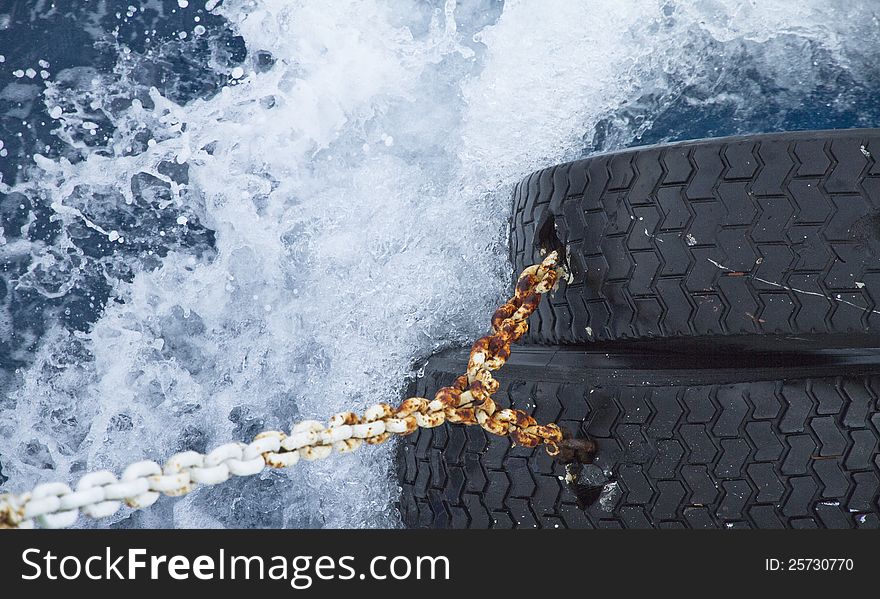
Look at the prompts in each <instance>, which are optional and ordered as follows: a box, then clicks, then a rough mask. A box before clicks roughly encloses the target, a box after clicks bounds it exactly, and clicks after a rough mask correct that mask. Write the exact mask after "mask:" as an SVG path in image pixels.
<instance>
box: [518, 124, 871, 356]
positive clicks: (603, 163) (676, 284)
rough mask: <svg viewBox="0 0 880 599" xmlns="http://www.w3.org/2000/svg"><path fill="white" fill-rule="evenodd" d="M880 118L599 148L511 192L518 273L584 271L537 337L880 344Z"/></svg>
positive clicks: (538, 318) (535, 324) (543, 320)
mask: <svg viewBox="0 0 880 599" xmlns="http://www.w3.org/2000/svg"><path fill="white" fill-rule="evenodd" d="M875 156H880V130H876V129H857V130H840V131H807V132H798V133H779V134H768V135H756V136H749V137H734V138H724V139H709V140H701V141H691V142H683V143H676V144H671V145H666V146H652V147H645V148H636V149H631V150H626V151H622V152H617V153H612V154H604V155H598V156H593V157H590V158H587V159H584V160H579V161H576V162H571V163H568V164H563V165H559V166H554V167H552V168H548V169H545V170H542V171H539V172H536V173H534V174H533V175H531V176H530V177H528V178H527V179H525V180H524V181H522V182H521V183H520V184H519V185H518V186H517V187H516V189H515V191H514V210H513V224H512V232H511V252H512V258H513V262H514V266H515V268H516V271H517V272H519V271H520V270H521V269H522V268H524V267H525V266H527V265H528V264H532V263H534V262H535V261H537V260H538V259H539V258H540V253H539V250H540V249H542V248H543V249H556V248H564V249H565V250H566V251H567V259H568V261H569V263H570V266H571V270H572V271H573V277H574V278H573V281H572V282H570V283H568V284H562V286H561V288H560V290H559V291H558V292H557V293H556V294H554V295H553V296H551V297H550V299H549V301H545V302H542V304H541V306H540V309H539V310H538V311H537V313H536V314H535V316H533V317H532V319H531V328H530V331H529V333H528V335H527V337H526V340H527V342H533V343H543V344H578V343H583V342H588V341H603V342H618V341H625V342H632V341H645V340H656V339H663V340H666V341H668V342H670V343H671V344H672V345H674V344H675V343H682V342H683V343H686V344H687V347H688V348H689V349H690V350H693V349H694V348H699V347H700V346H701V344H702V346H703V347H705V348H706V349H713V348H718V347H721V346H727V345H738V346H740V347H743V348H748V349H762V348H763V349H770V348H774V347H779V345H780V341H783V342H784V343H785V347H786V348H788V349H791V348H796V347H801V348H813V347H816V346H817V345H822V346H825V347H853V346H877V345H878V344H880V162H878V160H877V158H875Z"/></svg>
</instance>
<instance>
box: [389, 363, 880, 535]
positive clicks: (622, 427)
mask: <svg viewBox="0 0 880 599" xmlns="http://www.w3.org/2000/svg"><path fill="white" fill-rule="evenodd" d="M429 368H430V366H429ZM453 376H454V375H453V373H452V372H444V371H437V370H434V371H430V370H429V372H428V374H427V375H426V376H425V377H424V378H422V379H420V381H419V382H418V384H417V389H416V391H417V393H418V394H419V395H422V396H429V397H430V395H431V393H432V392H433V391H435V390H436V388H437V387H439V386H441V385H442V384H443V382H444V381H448V380H450V379H451V378H452V377H453ZM502 382H503V386H502V390H501V391H500V392H499V397H501V396H502V393H506V394H507V395H508V396H509V397H510V398H511V403H512V404H513V405H514V406H515V407H518V408H522V409H525V410H529V411H531V412H532V414H533V415H534V416H535V417H536V418H539V419H540V420H542V421H555V422H559V423H560V424H561V425H562V426H566V427H568V428H570V429H572V430H577V429H578V428H580V429H581V430H582V431H583V432H584V433H586V434H587V435H589V436H590V437H592V438H595V439H596V440H597V441H598V443H599V453H598V456H597V460H596V462H595V465H593V466H589V467H588V468H590V469H591V470H590V472H592V473H593V474H592V476H593V477H594V478H593V482H594V483H595V484H596V487H595V488H596V491H597V492H598V493H599V496H598V499H596V500H595V502H594V503H592V505H589V506H587V507H585V509H581V508H580V507H578V504H577V500H576V498H575V495H574V494H573V492H572V491H571V489H569V487H568V485H567V484H566V483H565V482H564V481H563V477H564V474H565V471H564V469H563V467H562V466H561V465H560V464H558V463H556V462H554V461H552V460H551V459H550V458H549V457H548V456H547V455H546V454H545V452H544V451H543V450H540V449H535V450H529V449H525V448H522V447H511V444H510V442H509V440H507V439H505V438H500V437H495V436H492V435H488V434H486V433H485V432H484V431H482V430H481V429H479V428H478V427H461V426H452V425H449V426H441V427H438V428H435V429H420V430H419V432H417V433H414V434H413V435H411V436H409V437H406V438H404V439H403V440H402V441H401V443H400V445H399V447H398V450H399V451H398V462H399V463H398V472H399V480H400V484H401V486H402V493H401V500H400V506H399V508H400V512H401V515H402V518H403V521H404V523H405V524H406V525H407V526H410V527H435V528H734V529H735V528H878V527H880V505H878V496H880V455H878V442H880V404H878V398H880V376H858V377H846V376H841V377H835V378H808V379H797V380H769V381H760V382H745V383H743V382H740V383H731V384H712V385H697V386H683V385H681V386H669V387H650V386H649V387H645V386H619V387H606V388H594V389H590V388H588V387H585V386H584V385H582V384H581V385H577V384H567V383H557V382H540V381H538V382H535V381H533V380H532V381H529V380H524V379H523V378H519V377H517V375H516V373H515V372H509V373H507V375H506V377H505V379H504V380H503V381H502ZM596 475H598V478H597V477H596Z"/></svg>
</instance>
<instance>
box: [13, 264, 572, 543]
mask: <svg viewBox="0 0 880 599" xmlns="http://www.w3.org/2000/svg"><path fill="white" fill-rule="evenodd" d="M558 269H559V256H558V254H557V252H552V253H550V254H548V255H547V257H546V258H545V259H544V260H543V261H542V262H541V263H540V264H536V265H533V266H530V267H528V268H526V269H525V270H524V271H523V273H522V274H521V275H520V277H519V279H518V280H517V283H516V290H515V293H514V296H513V297H512V298H511V299H510V300H508V301H507V302H506V303H505V304H504V305H502V306H501V307H500V308H498V310H496V311H495V314H494V315H493V316H492V333H491V334H489V335H487V336H485V337H482V338H481V339H478V340H477V342H476V343H474V345H473V347H472V348H471V352H470V357H469V359H468V365H467V372H466V373H465V374H463V375H461V376H459V377H458V378H457V379H455V382H454V383H453V384H452V385H451V386H449V387H443V388H442V389H440V390H439V391H437V393H436V394H435V395H434V399H432V400H429V399H426V398H424V397H410V398H408V399H406V400H404V401H403V402H402V403H401V404H400V405H399V406H398V407H397V408H396V409H394V408H392V407H391V406H390V405H388V404H384V403H382V404H377V405H374V406H372V407H370V408H369V409H367V410H366V412H364V414H363V416H358V415H357V414H355V413H354V412H342V413H340V414H336V415H334V416H333V417H331V418H330V420H329V422H328V423H327V425H326V426H325V425H324V424H322V423H320V422H318V421H316V420H307V421H305V422H300V423H298V424H296V425H294V426H293V429H292V430H291V432H290V434H285V433H283V432H281V431H266V432H263V433H260V434H259V435H257V436H256V437H255V438H254V440H253V441H251V442H250V443H248V444H245V443H226V444H225V445H221V446H220V447H217V448H216V449H214V450H213V451H211V452H210V453H208V454H201V453H198V452H196V451H185V452H183V453H178V454H175V455H173V456H171V458H169V459H168V461H167V462H165V465H164V466H160V465H159V464H158V463H156V462H153V461H149V460H147V461H142V462H136V463H134V464H131V465H129V466H128V467H127V468H126V469H125V470H124V471H123V473H122V476H121V477H119V478H117V477H116V475H114V474H113V473H112V472H108V471H99V472H91V473H89V474H86V475H85V476H83V477H82V478H80V479H79V481H78V482H77V484H76V488H75V489H71V488H70V487H69V486H68V485H66V484H64V483H60V482H52V483H45V484H41V485H39V486H37V487H36V488H34V489H33V490H32V491H31V492H29V493H24V494H21V495H13V494H6V495H0V528H33V527H34V525H35V524H36V525H39V526H40V527H42V528H64V527H68V526H72V525H73V524H74V522H75V521H76V519H77V518H78V516H79V514H80V512H82V513H83V514H85V515H86V516H88V517H90V518H104V517H107V516H110V515H112V514H114V513H115V512H116V511H118V510H119V509H120V508H121V507H122V504H125V505H126V506H128V507H130V508H133V509H140V508H146V507H149V506H151V505H152V504H153V503H155V502H156V501H157V500H158V499H159V496H160V495H162V494H164V495H169V496H177V495H185V494H186V493H189V492H190V491H192V490H193V489H194V488H196V487H197V486H198V485H216V484H219V483H222V482H224V481H226V480H228V479H229V478H230V477H232V476H251V475H254V474H257V473H259V472H261V471H262V470H263V469H264V468H266V467H267V466H268V467H271V468H286V467H289V466H293V465H294V464H296V463H297V462H298V461H299V460H300V459H304V460H319V459H323V458H326V457H328V456H329V455H330V454H332V453H333V452H334V451H335V452H337V453H348V452H351V451H354V450H356V449H358V448H359V447H360V446H361V445H362V444H364V443H367V444H368V445H378V444H380V443H384V442H385V441H387V440H388V439H389V438H390V437H391V436H392V435H409V434H410V433H413V432H414V431H415V430H416V429H418V428H433V427H436V426H440V425H441V424H443V423H444V422H451V423H453V424H464V425H478V426H480V427H482V428H483V429H485V430H486V431H488V432H490V433H492V434H495V435H501V436H507V435H509V436H510V437H511V438H512V439H513V441H514V443H518V444H520V445H523V446H525V447H536V446H538V445H541V444H543V445H544V446H545V449H546V450H547V452H548V453H549V454H550V455H553V456H555V455H557V454H559V452H560V445H561V444H562V442H563V434H562V431H561V430H560V428H559V427H558V426H557V425H556V424H546V425H540V424H538V423H537V421H535V419H534V418H532V416H531V415H530V414H528V413H526V412H524V411H522V410H517V409H512V408H503V409H500V408H499V407H498V406H497V405H496V404H495V401H494V400H493V399H492V394H493V393H495V392H496V391H497V390H498V386H499V384H498V381H496V380H495V378H494V377H493V376H492V372H493V371H495V370H498V369H499V368H501V367H502V366H503V365H504V364H505V362H506V361H507V359H508V358H509V357H510V345H511V344H512V343H514V342H516V341H518V340H519V339H520V338H521V337H522V336H523V334H524V333H525V332H526V331H527V330H528V318H529V316H531V314H532V313H533V312H534V311H535V309H536V308H537V307H538V304H539V303H540V301H541V296H542V295H543V294H545V293H547V292H548V291H550V290H551V289H553V288H554V286H555V285H556V281H557V279H558V277H559V274H560V271H559V270H558Z"/></svg>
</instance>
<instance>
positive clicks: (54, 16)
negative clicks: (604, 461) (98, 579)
mask: <svg viewBox="0 0 880 599" xmlns="http://www.w3.org/2000/svg"><path fill="white" fill-rule="evenodd" d="M34 4H35V5H34ZM17 6H18V7H19V8H18V9H16V7H17ZM24 6H28V7H29V8H28V9H27V10H25V9H24V8H21V7H24ZM0 11H6V12H3V14H0V28H2V30H0V52H2V55H3V61H2V62H0V71H2V75H0V114H2V115H3V116H2V119H3V120H2V122H0V140H2V141H3V142H4V145H0V172H2V175H3V179H2V182H0V216H2V219H3V220H2V230H0V260H2V264H3V269H2V271H0V276H2V278H0V302H2V310H0V468H2V474H0V484H2V486H0V489H3V490H6V489H10V490H22V489H24V488H27V487H29V486H31V485H33V484H35V483H37V482H40V481H44V480H57V479H60V480H70V479H75V478H76V477H77V476H78V475H79V474H80V473H82V472H84V471H85V470H94V469H101V468H109V469H114V470H117V471H118V470H119V469H121V467H123V466H124V465H125V464H126V463H128V462H131V461H135V460H139V459H144V458H149V459H156V460H159V461H161V460H162V459H163V458H164V457H166V456H168V455H170V454H171V453H173V452H176V451H181V450H185V449H196V450H199V451H204V450H206V449H209V448H211V447H212V446H214V445H217V444H219V443H222V442H225V441H227V440H231V439H235V440H242V441H247V440H250V438H251V437H252V436H253V435H254V434H256V433H257V432H259V431H260V430H263V429H267V428H282V429H286V428H287V427H288V426H289V423H290V422H292V421H294V420H297V419H303V418H318V419H321V420H323V419H326V418H327V417H328V416H329V415H331V414H332V413H334V412H337V411H341V410H345V409H354V410H363V409H364V408H366V407H367V406H369V405H371V404H373V403H376V402H380V401H387V402H390V403H396V402H397V401H398V400H399V399H400V398H401V395H402V393H403V392H404V390H405V387H406V384H407V380H408V379H410V378H411V377H413V376H415V374H414V372H415V370H416V367H417V366H416V365H417V364H418V363H419V362H421V361H422V360H424V358H426V357H427V356H428V355H430V354H431V353H432V352H434V351H437V350H438V349H441V348H443V347H449V346H452V345H461V344H464V343H466V342H467V341H468V340H470V339H472V338H474V337H475V336H477V335H479V334H481V333H482V332H483V331H484V330H485V329H486V327H487V324H488V318H489V316H490V314H491V311H492V309H493V308H494V306H495V305H496V304H497V303H498V302H499V301H500V300H501V299H502V298H503V296H504V294H505V291H506V290H507V286H508V284H509V282H510V278H511V275H512V272H511V269H510V266H509V263H508V261H507V247H506V244H507V237H506V236H507V220H508V212H509V192H510V188H511V186H512V184H513V183H515V182H516V180H517V179H518V178H520V177H522V176H524V175H526V174H528V172H530V171H531V170H533V169H535V168H539V167H541V166H545V165H547V164H550V163H552V162H556V161H560V160H564V159H568V158H575V157H578V156H580V155H582V154H584V153H586V152H591V151H595V150H607V149H615V148H619V147H623V146H627V145H632V144H634V143H644V142H655V141H664V140H669V139H675V138H688V137H701V136H706V135H717V134H732V133H743V132H756V131H763V130H766V131H769V130H777V129H792V128H811V127H835V126H837V127H840V126H867V125H872V124H874V123H876V121H877V117H878V115H880V110H878V107H877V106H876V105H875V103H874V102H873V100H872V96H873V95H874V94H875V93H876V91H877V86H878V84H877V83H876V82H877V81H880V78H878V74H880V73H878V67H877V66H876V65H877V64H880V63H878V61H877V60H876V58H877V54H878V41H880V28H878V26H877V25H878V23H877V17H876V16H875V15H874V11H873V10H872V9H871V8H870V6H868V5H867V4H865V5H862V4H859V3H850V2H839V3H832V2H827V1H822V2H819V1H814V2H801V3H798V4H797V6H794V5H792V4H791V3H789V2H779V3H761V5H760V6H752V5H749V4H743V3H740V2H737V1H734V0H729V1H721V0H713V1H706V2H693V3H686V2H672V1H658V0H638V1H634V2H629V3H620V2H614V1H611V0H607V1H595V2H584V3H578V2H568V1H563V0H558V1H541V2H525V1H521V2H513V1H508V2H505V3H502V2H498V1H496V0H460V1H459V2H454V1H447V2H445V3H444V2H426V1H420V0H395V1H393V2H392V1H391V0H362V1H354V0H350V1H346V0H342V1H339V2H334V3H321V2H306V1H298V2H291V1H290V0H225V1H223V2H216V1H214V0H211V1H210V2H208V3H207V6H206V3H204V2H190V3H189V4H188V5H187V6H186V7H181V6H180V5H179V4H178V3H177V2H176V1H165V2H159V1H157V0H155V1H152V2H143V3H129V2H107V3H88V2H86V3H82V2H69V3H63V2H55V3H53V4H52V5H50V4H49V3H45V2H37V3H19V4H16V3H13V7H12V9H3V8H0ZM72 22H75V23H76V27H74V28H73V29H72V30H71V23H72ZM64 27H66V29H65V30H71V33H69V34H66V35H67V37H64V36H61V37H60V38H59V37H55V34H57V32H58V31H60V30H61V28H64ZM53 40H54V42H55V43H54V45H53ZM65 44H66V45H67V46H70V47H71V48H76V49H77V50H76V52H71V51H69V48H68V49H67V51H65V48H66V47H67V46H65ZM59 45H60V46H61V47H58V46H59ZM49 55H51V59H50V58H49ZM65 61H66V62H65ZM32 74H33V76H31V75H32ZM392 452H393V448H392V447H391V446H390V444H387V445H385V446H381V447H376V448H365V449H362V450H361V451H359V452H357V453H356V454H353V455H350V456H345V457H337V458H334V459H331V460H327V461H325V462H322V463H310V464H300V465H298V466H297V467H296V468H294V469H292V470H290V471H289V472H288V471H279V472H268V473H265V474H263V475H260V476H256V477H251V478H248V479H243V480H236V481H230V482H228V483H226V484H224V485H221V486H219V487H215V488H205V489H200V490H198V491H196V492H195V493H193V494H191V495H190V496H188V497H187V498H184V499H180V500H170V499H166V500H164V501H162V502H160V503H159V504H157V505H156V506H154V508H152V509H151V510H148V511H144V512H139V513H134V514H125V513H123V514H121V515H120V516H118V517H117V518H116V520H113V521H112V522H113V523H114V525H115V526H124V527H130V526H198V527H206V526H225V527H240V526H248V527H254V526H269V527H280V526H286V527H346V526H374V527H381V526H384V527H388V526H397V525H398V516H397V512H396V510H395V507H394V505H395V501H396V495H397V483H396V478H395V473H394V471H393V459H392V456H393V453H392ZM4 481H5V482H4Z"/></svg>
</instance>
